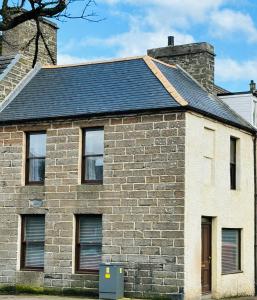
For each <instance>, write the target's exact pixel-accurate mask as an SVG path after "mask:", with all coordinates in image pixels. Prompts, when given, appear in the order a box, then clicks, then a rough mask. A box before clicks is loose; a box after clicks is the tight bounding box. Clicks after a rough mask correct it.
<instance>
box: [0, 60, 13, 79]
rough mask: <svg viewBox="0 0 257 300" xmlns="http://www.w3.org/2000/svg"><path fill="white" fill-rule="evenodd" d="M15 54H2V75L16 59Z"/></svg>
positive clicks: (0, 65)
mask: <svg viewBox="0 0 257 300" xmlns="http://www.w3.org/2000/svg"><path fill="white" fill-rule="evenodd" d="M14 58H15V56H14V55H9V56H0V76H1V75H2V74H4V71H5V70H6V69H7V68H8V66H9V65H10V64H11V63H12V61H13V60H14Z"/></svg>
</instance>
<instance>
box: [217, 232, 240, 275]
mask: <svg viewBox="0 0 257 300" xmlns="http://www.w3.org/2000/svg"><path fill="white" fill-rule="evenodd" d="M223 230H228V231H237V232H238V244H237V247H238V267H239V268H238V270H235V271H231V272H226V273H224V272H223V270H222V248H223V239H222V233H223ZM241 238H242V229H241V228H222V229H221V275H229V274H237V273H242V272H243V271H242V248H241V247H242V241H241Z"/></svg>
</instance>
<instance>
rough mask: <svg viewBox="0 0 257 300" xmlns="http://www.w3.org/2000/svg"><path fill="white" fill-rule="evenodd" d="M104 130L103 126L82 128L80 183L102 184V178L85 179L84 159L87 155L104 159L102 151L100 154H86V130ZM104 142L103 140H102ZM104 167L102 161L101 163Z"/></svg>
mask: <svg viewBox="0 0 257 300" xmlns="http://www.w3.org/2000/svg"><path fill="white" fill-rule="evenodd" d="M100 130H101V131H104V127H103V126H99V127H87V128H83V129H82V160H81V163H82V166H81V183H84V184H92V185H94V184H95V185H100V184H103V178H102V179H101V180H92V179H91V180H90V179H86V159H87V157H102V158H103V159H104V152H103V153H102V154H91V155H86V132H87V131H100ZM103 142H104V141H103ZM103 168H104V163H103Z"/></svg>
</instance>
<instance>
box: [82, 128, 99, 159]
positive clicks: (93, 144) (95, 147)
mask: <svg viewBox="0 0 257 300" xmlns="http://www.w3.org/2000/svg"><path fill="white" fill-rule="evenodd" d="M85 147H86V149H85V151H84V153H85V154H86V155H92V154H103V153H104V131H103V130H88V131H85Z"/></svg>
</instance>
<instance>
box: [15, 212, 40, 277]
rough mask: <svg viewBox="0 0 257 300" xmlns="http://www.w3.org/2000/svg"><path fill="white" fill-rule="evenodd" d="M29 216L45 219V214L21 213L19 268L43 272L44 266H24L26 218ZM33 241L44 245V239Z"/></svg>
mask: <svg viewBox="0 0 257 300" xmlns="http://www.w3.org/2000/svg"><path fill="white" fill-rule="evenodd" d="M29 217H44V219H45V215H44V214H35V215H33V214H28V215H21V246H20V247H21V250H20V251H21V256H20V269H21V270H24V271H39V272H43V271H44V267H43V268H41V267H26V265H25V257H26V249H27V242H26V241H25V228H26V225H25V224H26V218H29ZM33 243H44V247H45V239H44V241H43V242H33Z"/></svg>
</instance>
